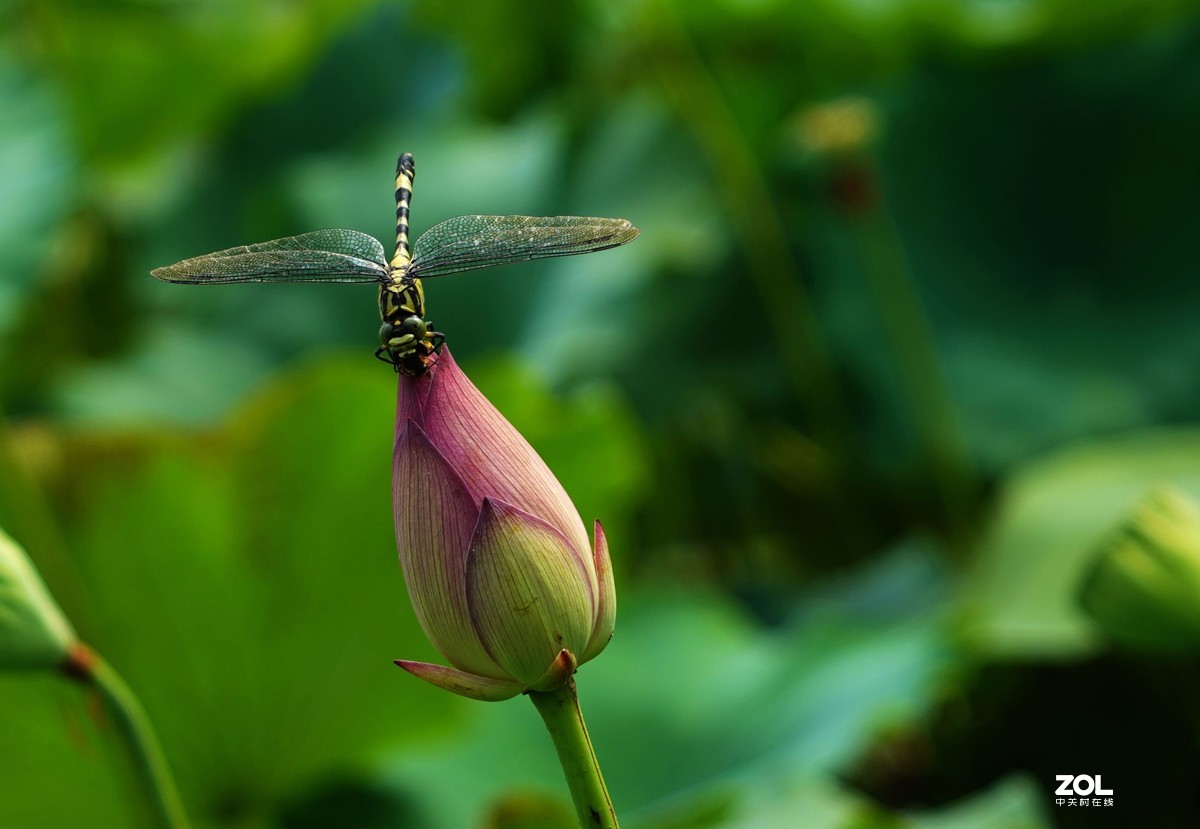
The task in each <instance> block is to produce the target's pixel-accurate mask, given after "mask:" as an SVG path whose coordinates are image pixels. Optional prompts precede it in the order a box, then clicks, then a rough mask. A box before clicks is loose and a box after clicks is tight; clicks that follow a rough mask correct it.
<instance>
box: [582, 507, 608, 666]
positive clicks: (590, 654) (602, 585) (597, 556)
mask: <svg viewBox="0 0 1200 829" xmlns="http://www.w3.org/2000/svg"><path fill="white" fill-rule="evenodd" d="M593 534H594V536H595V539H596V543H595V549H594V550H593V551H592V556H593V560H594V563H595V565H596V584H597V587H598V590H597V593H596V624H595V626H594V627H593V628H592V638H591V639H589V640H588V643H587V647H586V648H584V649H583V653H582V654H581V655H580V657H579V661H580V663H583V662H587V661H588V660H589V659H593V658H594V657H595V656H596V655H597V654H599V653H600V651H602V650H604V649H605V647H607V646H608V641H609V640H610V639H612V634H613V627H614V626H615V625H616V622H617V590H616V585H615V584H614V583H613V573H612V562H611V561H610V560H609V557H608V539H606V538H605V537H604V527H602V526H600V522H599V521H597V522H596V529H595V531H594V533H593Z"/></svg>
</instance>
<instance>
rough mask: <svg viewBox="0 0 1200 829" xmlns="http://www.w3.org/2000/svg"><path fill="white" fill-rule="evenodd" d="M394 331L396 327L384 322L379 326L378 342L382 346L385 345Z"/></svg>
mask: <svg viewBox="0 0 1200 829" xmlns="http://www.w3.org/2000/svg"><path fill="white" fill-rule="evenodd" d="M395 330H396V326H394V325H392V324H391V323H390V322H385V323H384V324H383V325H381V326H379V341H380V342H381V343H383V344H384V345H387V344H388V340H390V339H391V338H392V333H393V332H394V331H395Z"/></svg>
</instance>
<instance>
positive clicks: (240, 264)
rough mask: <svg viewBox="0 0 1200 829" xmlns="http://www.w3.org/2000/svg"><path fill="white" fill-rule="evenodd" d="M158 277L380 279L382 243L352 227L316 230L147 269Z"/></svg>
mask: <svg viewBox="0 0 1200 829" xmlns="http://www.w3.org/2000/svg"><path fill="white" fill-rule="evenodd" d="M150 275H151V276H153V277H154V278H155V279H161V280H162V281H163V282H180V283H187V284H219V283H226V282H383V281H385V280H386V279H387V277H388V268H387V263H386V260H385V259H384V258H383V246H382V245H381V244H379V242H378V241H376V240H375V239H373V238H372V237H370V236H368V235H367V234H365V233H359V232H358V231H357V230H317V231H314V232H312V233H302V234H301V235H299V236H289V237H288V238H286V239H275V240H274V241H271V242H259V243H258V244H254V245H241V246H239V247H236V248H229V249H228V250H219V251H217V252H216V253H206V254H204V255H203V256H197V257H195V258H194V259H185V260H184V261H182V262H178V263H176V264H174V265H170V266H168V267H165V268H157V269H155V270H153V271H151V272H150Z"/></svg>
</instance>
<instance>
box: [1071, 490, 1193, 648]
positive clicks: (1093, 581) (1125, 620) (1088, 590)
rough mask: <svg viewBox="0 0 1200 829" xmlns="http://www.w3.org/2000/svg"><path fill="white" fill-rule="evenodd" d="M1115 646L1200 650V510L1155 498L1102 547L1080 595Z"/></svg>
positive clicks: (1169, 494) (1173, 495)
mask: <svg viewBox="0 0 1200 829" xmlns="http://www.w3.org/2000/svg"><path fill="white" fill-rule="evenodd" d="M1081 601H1082V603H1083V607H1084V609H1085V610H1086V611H1087V612H1088V613H1089V614H1090V615H1091V616H1092V618H1093V619H1095V620H1096V621H1097V622H1099V624H1100V626H1101V627H1103V628H1104V630H1105V632H1106V633H1108V634H1109V635H1110V636H1111V637H1112V638H1113V639H1114V640H1116V641H1118V642H1121V643H1123V644H1126V645H1129V646H1132V647H1135V648H1142V649H1147V650H1157V651H1171V650H1174V651H1180V650H1188V649H1195V648H1197V647H1200V509H1198V508H1197V506H1196V503H1195V502H1194V501H1192V500H1191V499H1189V498H1188V497H1187V496H1185V495H1183V494H1182V493H1180V492H1178V491H1176V490H1174V489H1170V488H1165V487H1164V488H1162V489H1160V490H1157V491H1155V492H1153V493H1152V494H1150V495H1149V496H1148V497H1146V498H1145V500H1143V501H1142V502H1141V503H1140V504H1139V505H1138V506H1137V507H1136V508H1135V509H1134V511H1133V513H1132V514H1131V515H1130V516H1129V517H1128V518H1127V519H1126V520H1125V521H1124V522H1123V523H1122V524H1121V525H1120V527H1118V528H1117V530H1116V531H1115V532H1113V533H1112V535H1111V536H1110V537H1109V538H1108V539H1107V541H1106V542H1105V543H1104V544H1103V545H1102V547H1101V550H1100V553H1099V555H1098V557H1097V559H1096V561H1095V563H1094V564H1093V565H1092V568H1091V570H1090V572H1089V573H1088V575H1087V577H1086V579H1085V581H1084V585H1083V590H1082V594H1081Z"/></svg>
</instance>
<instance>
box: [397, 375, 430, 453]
mask: <svg viewBox="0 0 1200 829" xmlns="http://www.w3.org/2000/svg"><path fill="white" fill-rule="evenodd" d="M396 378H397V380H398V382H397V383H396V430H395V435H396V440H399V439H400V433H401V432H402V431H404V427H405V425H407V424H408V421H410V420H411V421H413V422H414V423H416V424H417V425H418V426H424V425H425V418H424V415H422V414H421V402H422V399H423V394H422V390H423V389H424V388H425V387H427V386H428V382H427V381H428V375H426V376H425V377H422V378H420V379H419V380H418V379H416V378H413V377H409V376H408V375H407V374H398V375H396Z"/></svg>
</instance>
